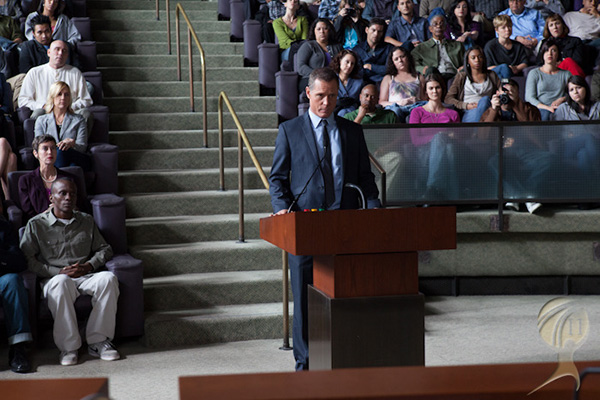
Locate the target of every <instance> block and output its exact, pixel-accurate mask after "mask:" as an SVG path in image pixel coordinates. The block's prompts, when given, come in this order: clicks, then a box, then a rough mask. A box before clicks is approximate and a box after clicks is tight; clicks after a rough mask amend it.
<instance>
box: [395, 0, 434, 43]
mask: <svg viewBox="0 0 600 400" xmlns="http://www.w3.org/2000/svg"><path fill="white" fill-rule="evenodd" d="M414 9H415V4H414V3H413V2H412V0H399V1H398V11H399V12H400V13H399V14H398V15H397V16H396V17H394V18H393V19H392V22H390V25H389V26H388V28H387V32H386V33H385V41H386V42H387V43H389V44H391V45H392V46H402V45H404V46H407V48H408V50H412V49H413V47H414V46H416V45H418V44H419V43H422V42H424V41H426V40H427V39H428V38H429V33H428V27H429V23H428V21H427V20H426V19H425V18H421V17H419V16H417V15H416V14H415V10H414Z"/></svg>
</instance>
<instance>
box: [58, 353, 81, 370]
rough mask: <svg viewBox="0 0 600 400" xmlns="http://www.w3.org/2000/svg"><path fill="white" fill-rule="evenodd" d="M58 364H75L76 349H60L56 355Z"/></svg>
mask: <svg viewBox="0 0 600 400" xmlns="http://www.w3.org/2000/svg"><path fill="white" fill-rule="evenodd" d="M58 361H59V362H60V365H64V366H67V365H75V364H77V350H74V351H61V352H60V355H59V356H58Z"/></svg>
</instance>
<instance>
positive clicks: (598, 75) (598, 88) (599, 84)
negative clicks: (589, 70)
mask: <svg viewBox="0 0 600 400" xmlns="http://www.w3.org/2000/svg"><path fill="white" fill-rule="evenodd" d="M591 89H592V100H593V101H600V70H597V71H595V72H594V75H592V87H591Z"/></svg>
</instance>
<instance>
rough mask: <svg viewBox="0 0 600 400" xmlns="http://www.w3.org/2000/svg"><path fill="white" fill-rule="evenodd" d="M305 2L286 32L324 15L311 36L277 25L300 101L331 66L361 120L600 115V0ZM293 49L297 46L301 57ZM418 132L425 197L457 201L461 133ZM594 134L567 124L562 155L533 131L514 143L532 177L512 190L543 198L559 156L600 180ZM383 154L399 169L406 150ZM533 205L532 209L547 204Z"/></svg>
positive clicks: (349, 112)
mask: <svg viewBox="0 0 600 400" xmlns="http://www.w3.org/2000/svg"><path fill="white" fill-rule="evenodd" d="M274 1H276V0H274ZM296 1H297V0H288V1H287V2H286V3H284V4H285V5H286V10H287V11H286V13H288V17H287V20H288V21H285V24H286V26H287V27H288V28H289V27H290V24H289V22H293V21H294V18H293V16H292V13H294V15H296V18H297V20H300V19H301V15H305V16H306V18H307V19H309V21H310V16H311V15H313V14H314V15H317V14H318V18H316V19H315V20H314V21H313V23H312V25H311V28H310V29H309V33H308V40H302V39H301V38H298V37H297V38H296V41H294V42H292V43H291V44H290V37H291V36H290V35H291V33H290V32H289V31H288V32H278V31H279V29H276V35H277V38H278V41H279V43H280V48H281V49H282V51H283V55H284V58H285V57H287V58H288V62H289V63H290V65H292V66H293V67H294V69H295V70H296V71H297V72H298V73H299V82H300V83H299V87H298V89H299V93H300V94H301V93H303V92H304V90H305V87H306V82H307V78H308V75H309V74H310V72H311V71H312V70H313V69H315V68H320V67H324V66H330V67H331V68H332V69H333V70H334V71H335V72H336V73H337V74H338V77H339V94H338V99H337V107H336V110H335V112H336V113H337V114H338V115H339V116H345V118H347V119H350V120H353V121H355V122H357V123H361V124H375V123H390V122H394V123H408V124H428V123H436V124H439V123H461V122H462V123H473V122H495V121H522V122H526V121H565V120H566V121H580V120H597V119H600V115H599V113H600V103H598V101H599V100H600V70H599V68H598V64H599V63H598V61H597V60H600V57H599V54H600V6H599V5H598V1H597V0H579V1H578V0H575V1H568V0H420V1H419V0H394V1H387V0H366V1H364V0H337V1H336V0H322V1H321V3H318V2H316V3H315V2H310V1H309V2H307V3H304V2H300V3H297V2H296ZM290 2H291V3H293V7H292V6H289V5H288V4H289V3H290ZM311 10H312V11H311ZM296 29H298V28H296ZM288 47H296V48H297V53H296V54H295V57H296V58H297V60H296V61H294V59H293V57H294V55H293V53H286V52H285V49H286V48H288ZM374 94H375V95H376V96H378V101H375V100H374V97H373V96H374ZM300 101H302V96H301V97H300ZM385 111H391V112H393V114H390V113H388V112H385ZM393 116H395V118H393ZM384 121H385V122H384ZM584 131H585V132H584ZM410 132H411V143H412V145H413V146H414V148H415V151H416V153H417V159H418V160H419V163H420V164H421V166H422V168H423V171H427V172H426V176H425V177H424V180H425V181H426V188H425V196H424V197H425V198H429V199H438V198H440V199H441V198H453V196H455V195H457V192H458V190H459V188H458V184H457V182H455V180H456V174H455V172H454V171H455V170H456V169H457V165H456V161H455V160H454V154H450V153H448V149H449V148H450V147H451V146H456V145H457V143H458V142H457V140H456V137H455V138H451V135H447V134H440V133H439V132H440V130H439V129H437V128H436V129H431V128H430V129H427V128H419V129H411V131H410ZM586 132H587V131H586V129H585V128H582V129H581V130H580V132H578V131H577V129H571V128H569V129H568V132H565V133H564V134H563V135H562V136H561V138H560V139H559V140H558V141H559V142H560V146H559V148H560V149H561V150H559V153H561V154H555V152H554V153H553V152H551V151H549V149H548V144H543V143H541V142H540V141H538V140H532V139H531V137H529V136H528V135H523V136H519V137H515V138H511V139H512V141H511V142H510V143H509V142H507V144H506V145H505V147H506V148H507V149H506V155H507V156H508V157H509V158H510V159H513V160H516V161H515V163H517V164H519V165H521V167H519V168H520V169H521V170H522V171H523V174H524V175H523V176H522V177H521V178H520V179H517V180H516V181H514V182H507V185H506V187H507V193H509V192H510V191H511V189H510V188H513V189H515V190H514V193H525V192H523V191H522V189H523V187H527V190H529V192H527V193H531V195H532V196H534V197H535V196H536V194H539V193H540V192H539V191H538V190H537V188H538V187H539V185H540V184H541V182H545V181H546V178H545V177H548V176H550V175H551V174H553V173H555V172H556V171H555V169H554V167H555V165H556V157H559V158H560V159H561V160H563V161H564V162H566V163H568V164H569V165H573V166H575V167H576V168H577V169H578V170H579V171H580V172H581V174H583V175H584V176H586V177H588V178H590V179H592V178H595V179H597V178H600V163H599V162H598V155H599V154H600V140H599V139H597V138H596V136H594V135H589V134H584V133H586ZM559 136H560V133H559ZM384 154H385V156H386V157H388V158H389V160H388V159H386V160H380V161H382V162H383V163H385V164H386V165H387V166H391V167H392V168H393V169H394V170H397V169H398V168H399V167H398V165H400V164H401V161H400V159H401V158H402V156H401V154H400V153H399V152H398V151H386V152H384ZM496 173H497V171H496ZM509 206H512V207H514V208H516V207H518V205H516V204H509ZM526 206H527V209H528V210H529V211H530V212H533V211H535V210H537V209H539V207H540V206H541V205H540V204H539V203H527V204H526Z"/></svg>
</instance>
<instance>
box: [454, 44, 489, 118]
mask: <svg viewBox="0 0 600 400" xmlns="http://www.w3.org/2000/svg"><path fill="white" fill-rule="evenodd" d="M464 65H465V69H464V70H463V71H460V72H459V73H458V74H456V78H454V81H453V82H452V85H451V86H450V89H448V94H447V95H446V99H445V102H446V103H448V104H451V105H453V106H454V107H455V108H457V109H459V110H463V114H462V118H461V119H462V122H479V120H480V119H481V116H482V115H483V113H484V112H485V110H487V109H488V108H489V107H490V105H491V102H490V99H491V97H492V96H493V95H494V93H496V91H498V89H500V79H499V78H498V75H496V73H495V72H494V71H489V70H488V69H487V67H486V65H487V61H486V59H485V55H484V54H483V50H482V49H481V47H479V46H475V47H473V48H471V49H470V50H467V52H466V54H465V64H464Z"/></svg>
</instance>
